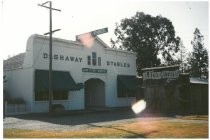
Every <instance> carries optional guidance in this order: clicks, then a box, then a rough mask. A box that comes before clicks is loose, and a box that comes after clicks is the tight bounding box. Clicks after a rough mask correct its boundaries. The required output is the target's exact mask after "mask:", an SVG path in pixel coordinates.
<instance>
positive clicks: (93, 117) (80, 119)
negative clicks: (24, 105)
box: [4, 109, 206, 131]
mask: <svg viewBox="0 0 210 140" xmlns="http://www.w3.org/2000/svg"><path fill="white" fill-rule="evenodd" d="M142 116H144V117H142ZM136 119H138V120H139V119H141V120H142V121H144V120H145V119H146V120H148V119H151V120H152V119H155V120H157V119H160V120H161V119H164V120H168V121H183V120H180V119H177V118H173V117H153V116H152V115H147V116H146V117H145V115H144V114H143V115H141V114H140V115H138V116H137V115H135V114H134V113H133V112H132V111H131V110H130V109H123V110H110V111H103V112H102V111H99V112H80V113H73V114H72V113H67V114H62V115H49V114H29V115H18V116H12V117H6V118H5V119H4V129H5V128H17V129H33V130H54V131H64V130H81V129H88V128H92V127H96V126H97V127H98V126H109V125H117V124H122V123H129V122H135V121H136ZM185 121H187V120H185ZM193 122H195V123H196V121H193ZM191 123H192V122H191ZM197 123H206V121H198V122H197Z"/></svg>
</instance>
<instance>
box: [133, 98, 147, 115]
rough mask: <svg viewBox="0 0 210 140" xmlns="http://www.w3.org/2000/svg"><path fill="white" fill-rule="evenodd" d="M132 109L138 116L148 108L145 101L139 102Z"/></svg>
mask: <svg viewBox="0 0 210 140" xmlns="http://www.w3.org/2000/svg"><path fill="white" fill-rule="evenodd" d="M131 108H132V110H133V112H134V113H135V114H138V113H140V112H142V111H143V110H144V109H145V108H146V102H145V101H144V100H139V101H138V102H136V103H134V104H133V105H132V107H131Z"/></svg>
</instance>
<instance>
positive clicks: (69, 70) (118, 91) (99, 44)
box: [4, 34, 136, 112]
mask: <svg viewBox="0 0 210 140" xmlns="http://www.w3.org/2000/svg"><path fill="white" fill-rule="evenodd" d="M93 41H94V42H93V44H92V46H91V47H86V46H84V45H83V44H82V43H81V42H79V41H69V40H64V39H59V38H53V48H52V50H53V56H52V58H53V61H52V69H53V104H62V105H63V106H64V107H65V110H81V109H85V108H87V107H91V106H96V107H97V106H104V107H120V106H130V105H131V104H132V102H134V101H135V97H132V91H133V90H134V88H135V85H134V79H135V77H136V54H135V53H133V52H129V51H122V50H116V49H111V48H109V47H108V46H107V45H106V44H105V43H104V42H103V41H102V40H101V39H100V38H98V37H95V38H94V40H93ZM48 52H49V37H46V36H42V35H37V34H35V35H32V36H30V37H29V39H28V41H27V46H26V52H25V53H21V54H19V55H17V56H14V57H12V58H9V59H7V60H4V75H6V80H7V82H6V83H5V84H6V85H5V89H6V90H7V92H8V94H9V96H10V98H22V99H24V101H25V102H26V105H27V107H28V108H29V112H47V111H48V69H49V59H48V58H49V55H48Z"/></svg>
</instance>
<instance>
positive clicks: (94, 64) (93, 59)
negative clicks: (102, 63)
mask: <svg viewBox="0 0 210 140" xmlns="http://www.w3.org/2000/svg"><path fill="white" fill-rule="evenodd" d="M92 63H93V66H96V64H97V56H96V52H92Z"/></svg>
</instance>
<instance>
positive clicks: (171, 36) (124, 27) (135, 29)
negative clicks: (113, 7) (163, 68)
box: [111, 12, 180, 75]
mask: <svg viewBox="0 0 210 140" xmlns="http://www.w3.org/2000/svg"><path fill="white" fill-rule="evenodd" d="M114 33H115V35H116V40H113V39H111V43H112V47H114V48H120V49H123V50H128V51H133V52H136V53H137V63H136V64H137V71H138V73H139V75H141V69H142V68H145V67H151V66H159V65H161V64H164V65H172V64H175V63H176V60H175V59H174V56H175V54H176V53H177V52H178V51H179V47H178V46H179V42H180V38H179V37H175V30H174V27H173V25H172V22H171V21H170V20H168V19H167V18H164V17H162V16H160V15H159V16H156V17H153V16H151V15H146V14H144V13H143V12H137V13H136V15H135V16H133V17H131V18H125V19H122V20H121V22H120V24H116V28H115V32H114Z"/></svg>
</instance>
